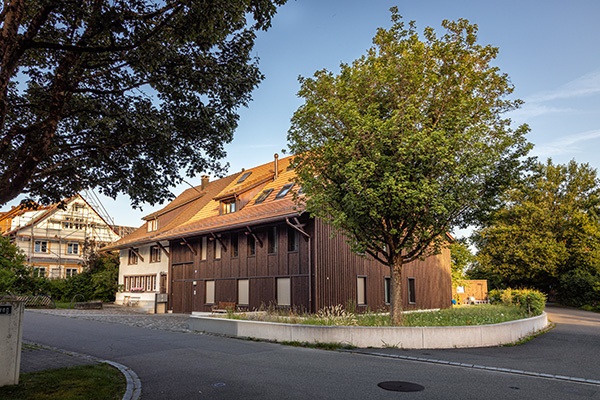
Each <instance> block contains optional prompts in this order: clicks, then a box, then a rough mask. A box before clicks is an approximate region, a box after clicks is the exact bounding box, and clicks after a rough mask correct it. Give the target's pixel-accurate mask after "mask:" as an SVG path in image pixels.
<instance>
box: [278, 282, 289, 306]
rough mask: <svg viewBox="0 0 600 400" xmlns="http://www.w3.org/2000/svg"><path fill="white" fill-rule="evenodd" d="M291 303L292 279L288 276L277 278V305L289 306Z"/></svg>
mask: <svg viewBox="0 0 600 400" xmlns="http://www.w3.org/2000/svg"><path fill="white" fill-rule="evenodd" d="M291 304H292V280H291V279H290V278H277V305H279V306H289V305H291Z"/></svg>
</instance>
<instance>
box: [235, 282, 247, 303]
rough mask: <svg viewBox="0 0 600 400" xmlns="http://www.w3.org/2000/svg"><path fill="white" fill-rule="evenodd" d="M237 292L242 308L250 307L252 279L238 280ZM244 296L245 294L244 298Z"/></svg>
mask: <svg viewBox="0 0 600 400" xmlns="http://www.w3.org/2000/svg"><path fill="white" fill-rule="evenodd" d="M243 286H245V288H244V287H243ZM237 290H238V293H237V301H238V304H239V305H242V306H248V305H250V279H247V278H246V279H238V284H237ZM242 294H245V297H244V298H242Z"/></svg>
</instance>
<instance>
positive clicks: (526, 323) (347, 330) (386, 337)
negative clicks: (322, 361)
mask: <svg viewBox="0 0 600 400" xmlns="http://www.w3.org/2000/svg"><path fill="white" fill-rule="evenodd" d="M547 325H548V317H547V315H546V313H543V314H542V315H540V316H537V317H533V318H527V319H523V320H518V321H511V322H504V323H501V324H495V325H479V326H453V327H420V328H405V327H398V328H392V327H390V328H388V327H363V326H315V325H295V324H283V323H273V322H259V321H243V320H234V319H226V318H219V317H207V316H200V315H191V316H190V329H191V330H194V331H199V332H208V333H214V334H218V335H226V336H232V337H242V338H256V339H264V340H274V341H278V342H283V341H290V342H293V341H298V342H308V343H315V342H320V343H339V344H348V345H353V346H356V347H398V348H403V349H447V348H457V347H486V346H498V345H502V344H509V343H514V342H517V341H519V340H521V339H523V338H526V337H528V336H531V335H532V334H534V333H536V332H539V331H541V330H542V329H544V328H545V327H546V326H547Z"/></svg>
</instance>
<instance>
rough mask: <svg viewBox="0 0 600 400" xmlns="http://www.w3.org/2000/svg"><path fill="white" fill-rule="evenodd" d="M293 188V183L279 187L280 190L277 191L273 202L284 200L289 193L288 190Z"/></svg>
mask: <svg viewBox="0 0 600 400" xmlns="http://www.w3.org/2000/svg"><path fill="white" fill-rule="evenodd" d="M293 187H294V183H287V184H285V185H283V186H282V187H281V190H279V193H277V195H276V196H275V200H278V199H282V198H284V197H285V196H286V195H287V194H288V193H289V192H290V190H292V188H293Z"/></svg>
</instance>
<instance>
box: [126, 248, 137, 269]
mask: <svg viewBox="0 0 600 400" xmlns="http://www.w3.org/2000/svg"><path fill="white" fill-rule="evenodd" d="M127 250H128V251H129V254H128V257H127V265H137V264H138V263H139V257H138V256H137V254H135V253H134V250H135V251H137V252H139V251H140V250H139V248H138V249H127Z"/></svg>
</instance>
